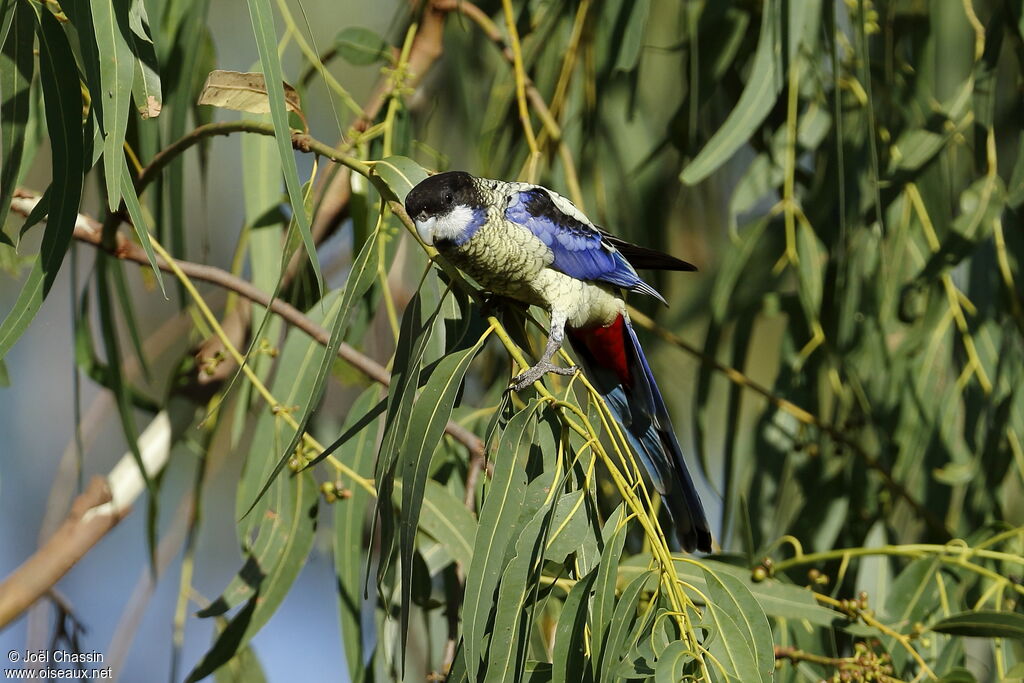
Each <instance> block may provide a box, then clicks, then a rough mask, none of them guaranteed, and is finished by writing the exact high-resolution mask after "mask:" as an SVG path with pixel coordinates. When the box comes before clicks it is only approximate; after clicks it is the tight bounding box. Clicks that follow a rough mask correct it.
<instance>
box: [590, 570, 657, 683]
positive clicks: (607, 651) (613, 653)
mask: <svg viewBox="0 0 1024 683" xmlns="http://www.w3.org/2000/svg"><path fill="white" fill-rule="evenodd" d="M654 576H656V573H655V572H653V571H649V572H644V573H643V574H640V575H639V576H637V577H635V578H634V579H633V580H632V581H630V582H629V584H628V585H627V586H626V587H625V588H623V589H622V595H621V596H620V597H619V599H618V600H617V601H616V603H615V612H614V613H613V614H612V619H611V622H610V625H609V627H608V637H607V639H606V640H605V643H604V648H603V654H602V656H601V666H600V678H599V680H600V681H601V682H602V683H605V682H610V681H615V680H618V678H617V677H616V674H617V671H618V668H619V662H620V661H621V660H622V659H623V656H624V655H625V654H628V652H629V647H628V644H627V642H626V639H627V638H628V637H629V632H630V631H629V630H630V626H631V625H632V624H633V619H634V617H635V616H636V609H637V602H638V601H639V600H640V591H642V590H643V589H644V586H645V585H646V584H647V582H648V581H649V580H650V579H651V577H654Z"/></svg>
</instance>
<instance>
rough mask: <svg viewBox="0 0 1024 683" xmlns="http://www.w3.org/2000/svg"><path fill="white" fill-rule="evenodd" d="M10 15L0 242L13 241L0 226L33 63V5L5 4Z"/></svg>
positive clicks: (0, 132)
mask: <svg viewBox="0 0 1024 683" xmlns="http://www.w3.org/2000/svg"><path fill="white" fill-rule="evenodd" d="M4 10H5V12H9V14H10V19H11V23H10V31H9V32H8V33H7V34H6V40H5V41H4V43H3V50H2V52H0V93H3V102H2V103H0V114H2V116H0V242H6V243H7V244H12V243H11V240H10V239H9V238H8V237H7V234H6V233H4V231H3V226H4V224H5V223H6V222H7V214H8V212H9V211H10V209H11V197H12V196H14V188H15V186H17V184H18V172H19V170H20V169H21V159H22V154H23V152H24V149H25V128H26V126H27V125H28V115H29V103H30V101H31V95H32V93H31V85H32V78H33V75H34V74H35V66H36V62H35V59H34V58H33V56H32V47H33V45H34V44H35V35H36V32H35V21H34V14H33V12H32V8H31V7H30V6H29V5H27V4H26V3H24V2H18V3H17V4H14V5H13V6H12V7H6V6H5V7H4Z"/></svg>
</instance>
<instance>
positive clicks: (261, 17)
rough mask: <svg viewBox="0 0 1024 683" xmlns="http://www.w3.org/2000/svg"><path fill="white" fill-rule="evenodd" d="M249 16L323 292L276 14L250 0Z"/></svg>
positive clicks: (298, 216) (287, 174) (293, 196)
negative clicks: (288, 102)
mask: <svg viewBox="0 0 1024 683" xmlns="http://www.w3.org/2000/svg"><path fill="white" fill-rule="evenodd" d="M247 2H248V4H249V16H250V17H251V19H252V27H253V33H254V34H255V36H256V46H257V47H258V49H259V53H260V63H261V64H262V65H263V75H264V80H265V81H266V85H267V94H268V96H269V97H270V116H271V118H272V119H273V121H274V137H275V138H276V140H277V151H278V154H279V155H280V157H281V166H282V170H283V171H284V184H285V187H287V188H288V200H289V201H290V202H291V205H292V212H293V215H294V218H295V222H296V224H297V225H298V227H299V234H301V235H302V243H303V244H304V245H305V247H306V255H307V256H309V262H310V264H312V266H313V273H314V274H315V275H316V283H317V291H318V292H319V293H320V295H321V296H322V295H323V293H324V277H323V275H322V274H321V272H320V259H319V257H318V256H317V253H316V243H315V242H314V241H313V233H312V230H311V228H310V224H309V216H308V215H306V210H305V201H304V200H303V197H302V184H301V183H300V182H299V168H298V166H297V165H296V163H295V152H294V150H293V149H292V135H291V128H290V127H289V126H288V111H287V109H286V108H285V98H284V85H283V82H284V74H283V73H282V71H281V60H280V59H279V58H278V56H277V34H276V31H275V28H274V14H273V10H272V9H271V6H270V0H247Z"/></svg>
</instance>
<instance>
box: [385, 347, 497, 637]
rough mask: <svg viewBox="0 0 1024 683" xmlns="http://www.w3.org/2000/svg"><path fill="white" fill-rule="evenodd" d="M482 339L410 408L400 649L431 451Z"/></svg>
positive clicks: (442, 367)
mask: <svg viewBox="0 0 1024 683" xmlns="http://www.w3.org/2000/svg"><path fill="white" fill-rule="evenodd" d="M483 341H484V338H483V337H481V339H480V340H479V341H477V343H476V344H474V345H473V346H472V347H471V348H468V349H466V350H465V351H460V352H459V353H454V354H452V355H450V356H446V357H445V358H443V359H442V360H441V362H439V363H438V364H437V365H436V366H435V368H434V372H433V373H432V374H431V375H430V378H429V379H428V380H427V383H426V385H425V386H424V387H423V391H422V392H420V395H419V398H418V399H416V402H415V404H414V405H413V409H412V414H411V415H410V416H409V424H408V426H407V427H406V432H405V442H404V443H403V445H402V452H401V454H400V455H399V459H400V462H401V463H402V514H401V516H400V532H401V533H400V539H399V548H400V551H401V558H402V603H401V605H402V610H401V622H402V627H401V633H402V648H403V649H404V648H405V646H406V637H407V635H408V631H409V606H410V603H411V601H412V556H413V553H414V552H415V548H416V534H417V532H418V530H419V520H420V509H421V507H422V505H423V496H424V489H425V487H426V481H427V475H428V474H429V472H430V461H431V456H433V453H434V449H435V448H436V447H437V444H438V442H439V441H440V440H441V437H442V436H443V435H444V428H445V425H446V424H448V418H450V417H451V414H452V408H453V407H454V405H455V398H456V397H457V396H458V393H459V389H460V387H461V386H462V379H463V378H464V377H465V376H466V371H467V370H469V364H470V363H471V362H472V360H473V358H474V357H476V354H477V352H478V351H479V350H480V347H481V346H482V345H483Z"/></svg>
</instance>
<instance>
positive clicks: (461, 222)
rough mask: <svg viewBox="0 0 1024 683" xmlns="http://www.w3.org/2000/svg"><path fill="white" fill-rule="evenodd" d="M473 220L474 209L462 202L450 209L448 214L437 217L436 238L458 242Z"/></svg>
mask: <svg viewBox="0 0 1024 683" xmlns="http://www.w3.org/2000/svg"><path fill="white" fill-rule="evenodd" d="M431 220H433V219H431ZM472 220H473V209H471V208H469V207H468V206H465V205H463V204H460V205H458V206H456V207H455V208H454V209H452V210H451V211H449V212H448V215H446V216H440V217H438V218H437V224H436V225H435V226H434V239H436V240H452V241H456V242H457V241H458V239H459V237H460V236H461V235H462V234H463V233H464V232H465V231H466V229H467V228H468V227H469V224H470V223H471V222H472Z"/></svg>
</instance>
